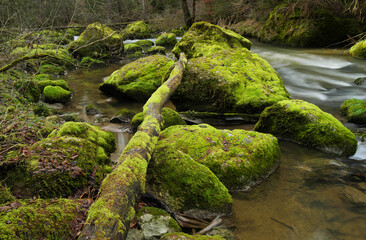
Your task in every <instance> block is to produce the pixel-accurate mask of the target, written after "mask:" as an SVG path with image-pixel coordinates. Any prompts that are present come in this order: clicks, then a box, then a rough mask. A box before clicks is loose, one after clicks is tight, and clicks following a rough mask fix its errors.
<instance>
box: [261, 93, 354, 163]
mask: <svg viewBox="0 0 366 240" xmlns="http://www.w3.org/2000/svg"><path fill="white" fill-rule="evenodd" d="M254 130H256V131H260V132H266V133H271V134H273V135H275V136H278V137H282V138H285V139H288V140H291V141H295V142H297V143H300V144H303V145H306V146H309V147H312V148H316V149H319V150H322V151H325V152H328V153H333V154H337V155H340V156H351V155H353V154H354V153H355V152H356V149H357V140H356V137H355V135H354V134H353V133H352V132H351V131H350V130H348V129H347V128H346V127H344V126H343V125H342V123H340V122H339V121H338V120H337V119H336V118H334V117H333V116H332V115H331V114H329V113H326V112H323V111H322V110H321V109H319V108H318V107H317V106H315V105H314V104H311V103H308V102H305V101H302V100H285V101H281V102H278V103H276V104H274V105H272V106H271V107H268V108H266V109H265V110H264V111H263V112H262V114H261V116H260V119H259V121H258V123H257V124H256V125H255V127H254Z"/></svg>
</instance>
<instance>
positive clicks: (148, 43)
mask: <svg viewBox="0 0 366 240" xmlns="http://www.w3.org/2000/svg"><path fill="white" fill-rule="evenodd" d="M135 44H137V45H139V46H141V47H150V46H154V42H153V41H150V40H148V39H145V40H139V41H137V42H135Z"/></svg>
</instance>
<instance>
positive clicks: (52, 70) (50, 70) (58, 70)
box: [38, 64, 66, 76]
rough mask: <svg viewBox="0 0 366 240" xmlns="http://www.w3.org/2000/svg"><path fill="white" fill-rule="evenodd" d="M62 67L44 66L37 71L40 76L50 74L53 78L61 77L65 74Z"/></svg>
mask: <svg viewBox="0 0 366 240" xmlns="http://www.w3.org/2000/svg"><path fill="white" fill-rule="evenodd" d="M65 70H66V69H65V68H64V67H60V66H56V65H53V64H44V65H42V66H40V67H39V69H38V71H39V73H40V74H50V75H53V76H57V75H62V74H64V72H65Z"/></svg>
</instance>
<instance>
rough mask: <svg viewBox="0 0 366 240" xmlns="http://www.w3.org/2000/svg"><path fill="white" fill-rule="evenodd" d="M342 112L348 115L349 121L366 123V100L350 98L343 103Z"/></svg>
mask: <svg viewBox="0 0 366 240" xmlns="http://www.w3.org/2000/svg"><path fill="white" fill-rule="evenodd" d="M340 112H341V114H342V115H345V116H346V117H347V120H348V121H349V122H352V123H357V124H365V123H366V100H359V99H348V100H346V101H344V102H343V103H342V105H341V107H340Z"/></svg>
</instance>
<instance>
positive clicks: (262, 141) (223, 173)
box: [154, 124, 280, 190]
mask: <svg viewBox="0 0 366 240" xmlns="http://www.w3.org/2000/svg"><path fill="white" fill-rule="evenodd" d="M192 143H194V144H193V145H192ZM173 149H175V151H176V152H180V151H181V152H182V154H184V155H186V156H188V157H189V158H191V159H193V160H194V161H197V162H199V163H201V164H203V165H205V166H207V167H208V168H209V169H210V170H211V171H212V172H213V173H215V175H216V176H217V177H218V178H219V179H220V181H221V182H222V183H224V185H225V186H226V187H227V188H228V189H230V190H238V189H241V190H243V189H246V188H248V187H251V186H252V185H254V184H255V183H257V182H259V181H261V180H263V179H264V178H265V177H267V176H268V174H269V173H271V172H272V171H273V170H274V169H275V168H276V167H277V166H278V163H279V153H280V152H279V146H278V143H277V139H276V138H275V137H273V136H272V135H270V134H261V133H257V132H251V131H245V130H239V129H237V130H233V131H228V130H218V129H216V128H214V127H211V126H210V125H207V124H201V125H196V126H173V127H170V128H167V129H166V130H165V131H163V132H162V133H161V134H160V139H159V142H158V144H157V146H156V150H155V153H154V159H155V156H159V155H158V154H161V155H163V154H166V157H167V158H169V154H170V152H169V154H168V153H166V152H167V151H173ZM164 152H165V153H164ZM161 159H163V158H161Z"/></svg>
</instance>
